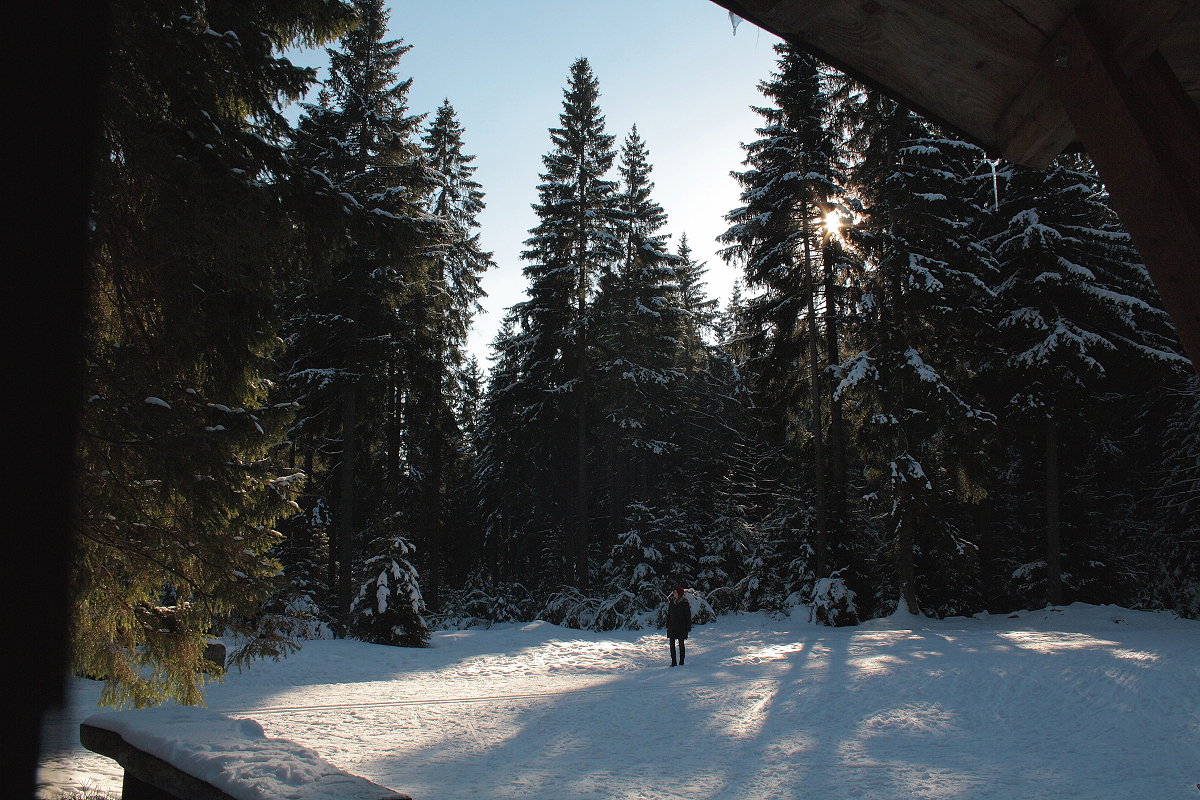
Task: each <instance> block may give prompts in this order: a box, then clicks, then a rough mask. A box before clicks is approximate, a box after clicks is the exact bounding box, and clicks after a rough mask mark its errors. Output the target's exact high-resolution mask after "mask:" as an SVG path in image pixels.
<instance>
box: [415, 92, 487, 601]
mask: <svg viewBox="0 0 1200 800" xmlns="http://www.w3.org/2000/svg"><path fill="white" fill-rule="evenodd" d="M463 132H464V131H463V128H462V126H461V125H460V124H459V122H458V119H457V117H456V115H455V112H454V107H453V106H452V105H451V104H450V102H449V101H448V100H447V101H444V102H443V103H442V105H441V107H440V108H439V109H438V111H437V114H436V116H435V118H434V120H433V122H432V123H430V125H429V128H428V130H427V131H426V133H425V136H424V138H423V151H424V154H425V159H426V162H427V163H428V165H429V167H430V168H431V169H432V170H433V172H434V175H435V187H434V189H433V191H432V192H431V193H430V195H429V196H428V199H427V200H426V211H427V213H428V214H429V215H430V216H431V217H433V218H434V219H436V220H438V221H440V222H441V223H442V224H443V226H444V228H445V242H444V244H442V245H441V247H440V248H439V249H438V250H436V251H434V252H433V253H432V259H431V263H430V272H429V275H428V288H427V290H426V291H424V292H422V293H420V294H414V295H412V296H411V301H410V305H409V307H408V308H407V309H406V313H405V316H406V317H407V318H409V319H412V320H413V321H414V322H416V323H417V324H414V325H413V332H412V334H411V338H410V340H409V348H408V354H407V356H406V358H405V366H404V369H405V371H406V372H407V380H408V381H409V382H410V383H411V386H412V388H411V389H410V391H409V392H408V393H407V396H406V397H405V399H404V403H403V407H404V427H405V430H406V434H405V438H406V442H407V446H406V448H405V451H406V455H407V470H406V474H407V480H406V481H405V484H406V485H405V494H406V496H407V497H408V498H410V499H409V502H408V503H407V506H408V508H407V513H408V515H409V517H410V519H411V520H412V526H413V530H414V534H415V535H416V536H417V539H418V541H419V542H421V543H422V545H423V550H424V555H425V558H424V563H425V565H426V566H425V569H424V576H425V587H426V591H425V596H426V599H427V602H428V603H429V606H430V608H432V609H435V610H436V609H437V608H438V607H439V605H440V601H441V584H442V573H443V570H444V568H445V566H446V562H447V559H446V552H445V546H446V539H447V537H446V534H445V529H446V526H447V524H448V523H449V522H450V520H449V517H448V511H449V508H448V506H447V503H448V500H449V498H450V494H449V486H448V483H449V480H450V476H451V475H453V474H454V472H455V471H456V469H457V467H458V464H457V461H458V459H459V453H458V452H457V451H456V450H455V448H454V443H455V441H456V440H457V439H458V437H459V424H460V421H459V419H458V418H457V417H456V415H455V411H454V399H453V392H454V388H455V385H454V384H455V380H456V377H457V375H458V374H459V370H461V368H462V365H463V362H464V358H465V354H464V349H465V347H466V339H467V334H468V332H469V331H470V327H471V320H472V318H473V316H474V314H475V313H476V311H478V309H479V298H480V297H482V296H483V290H482V289H481V288H480V285H479V278H480V275H481V274H482V273H483V272H484V271H485V270H487V269H488V268H489V267H490V266H493V263H492V260H491V254H490V253H487V252H485V251H484V250H483V249H482V246H481V245H480V242H479V234H478V233H477V232H476V229H477V228H478V227H479V222H478V219H477V218H478V215H479V214H480V212H482V210H483V207H484V205H483V191H482V187H481V186H480V185H479V183H478V182H477V181H475V180H474V178H473V175H474V173H475V169H476V168H475V167H474V166H473V165H472V163H471V162H472V161H474V158H475V157H474V156H471V155H468V154H466V153H464V152H463V146H464V145H463V139H462V136H463ZM397 455H398V454H397Z"/></svg>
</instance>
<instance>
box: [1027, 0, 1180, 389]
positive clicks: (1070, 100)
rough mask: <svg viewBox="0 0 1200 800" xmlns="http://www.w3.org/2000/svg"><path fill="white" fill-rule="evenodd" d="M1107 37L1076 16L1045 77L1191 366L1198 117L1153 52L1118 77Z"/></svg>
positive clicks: (1089, 14)
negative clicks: (1107, 194) (1139, 255)
mask: <svg viewBox="0 0 1200 800" xmlns="http://www.w3.org/2000/svg"><path fill="white" fill-rule="evenodd" d="M1114 38H1115V37H1112V36H1111V35H1110V34H1109V32H1108V31H1107V30H1106V28H1105V24H1104V21H1103V20H1102V19H1101V18H1100V16H1099V15H1098V14H1096V13H1094V11H1093V10H1091V9H1089V8H1086V7H1085V8H1081V9H1079V10H1077V11H1076V13H1074V14H1072V15H1071V16H1070V17H1069V18H1068V20H1067V22H1066V24H1064V25H1063V26H1062V28H1061V29H1059V31H1058V33H1057V34H1055V36H1054V37H1053V38H1052V39H1051V40H1050V43H1049V46H1048V47H1047V50H1046V56H1045V57H1046V58H1047V59H1049V60H1050V61H1051V63H1050V65H1049V66H1047V67H1046V69H1047V70H1048V74H1049V75H1050V76H1051V82H1052V84H1053V87H1054V90H1055V92H1056V94H1057V96H1058V100H1059V102H1060V103H1062V106H1063V107H1064V108H1065V109H1066V111H1067V114H1068V115H1069V117H1070V121H1071V123H1072V125H1073V126H1074V128H1075V131H1076V132H1077V134H1078V135H1079V138H1080V140H1081V141H1082V142H1083V145H1084V147H1085V148H1086V149H1087V152H1088V154H1089V155H1090V156H1091V158H1092V161H1093V163H1095V165H1096V168H1097V170H1098V171H1099V173H1100V177H1101V179H1102V180H1103V181H1104V184H1105V186H1106V187H1107V188H1108V191H1109V194H1110V196H1111V198H1112V203H1113V206H1114V207H1115V208H1116V210H1117V213H1118V214H1119V215H1120V216H1121V220H1122V221H1123V222H1124V223H1125V226H1126V228H1127V229H1128V230H1129V233H1130V234H1131V235H1132V237H1133V243H1134V245H1136V247H1137V248H1138V251H1139V252H1140V253H1141V255H1142V259H1143V261H1144V262H1145V264H1146V267H1147V269H1149V271H1150V275H1151V277H1152V278H1153V280H1154V283H1155V285H1156V286H1157V287H1158V291H1159V294H1160V295H1161V297H1162V300H1163V305H1164V306H1165V308H1166V310H1167V312H1168V313H1169V314H1170V315H1171V319H1172V321H1173V322H1174V323H1175V327H1176V329H1177V330H1178V332H1179V338H1180V339H1181V340H1182V342H1183V346H1184V350H1185V352H1186V353H1187V354H1188V356H1189V357H1190V358H1191V360H1192V364H1193V366H1200V109H1197V107H1196V105H1195V103H1193V102H1192V101H1191V99H1190V98H1189V97H1188V95H1187V94H1186V93H1185V92H1184V90H1183V87H1182V86H1181V85H1180V83H1179V80H1178V79H1177V78H1176V76H1175V74H1174V73H1173V72H1172V70H1171V68H1170V66H1169V65H1168V64H1167V62H1166V59H1164V58H1163V57H1162V56H1161V55H1160V54H1158V53H1157V52H1153V53H1151V55H1150V56H1149V57H1148V58H1146V59H1144V60H1143V61H1142V62H1141V64H1140V65H1139V66H1136V67H1135V68H1134V69H1132V70H1131V71H1130V72H1129V74H1126V72H1125V70H1124V69H1122V67H1121V64H1120V62H1119V58H1118V56H1117V49H1116V48H1115V47H1113V46H1112V44H1110V42H1112V41H1113V40H1114Z"/></svg>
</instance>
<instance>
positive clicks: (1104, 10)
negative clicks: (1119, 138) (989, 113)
mask: <svg viewBox="0 0 1200 800" xmlns="http://www.w3.org/2000/svg"><path fill="white" fill-rule="evenodd" d="M1189 5H1196V3H1195V2H1194V0H1193V2H1187V1H1186V0H1144V2H1139V3H1136V4H1130V3H1127V2H1125V0H1103V2H1094V3H1093V4H1091V5H1090V6H1089V9H1090V13H1092V14H1093V15H1095V17H1096V18H1097V19H1098V20H1099V22H1100V24H1102V25H1103V26H1104V28H1105V30H1108V31H1112V32H1114V33H1115V36H1114V39H1113V43H1112V45H1111V52H1112V53H1113V56H1114V57H1115V59H1116V63H1117V64H1118V65H1119V66H1120V67H1121V69H1122V70H1124V71H1125V72H1126V73H1128V72H1132V71H1133V70H1136V69H1137V68H1138V67H1140V66H1141V64H1142V63H1143V62H1144V61H1145V60H1146V59H1147V58H1148V57H1149V56H1150V54H1151V53H1153V52H1155V50H1156V49H1157V48H1158V47H1159V45H1160V44H1161V43H1162V42H1163V41H1164V40H1166V39H1167V37H1168V35H1169V34H1170V33H1171V32H1172V31H1174V30H1175V23H1176V21H1177V20H1178V19H1179V17H1180V15H1181V14H1183V13H1184V12H1185V11H1186V10H1187V8H1188V6H1189ZM1041 19H1042V21H1043V22H1046V21H1049V20H1050V19H1051V17H1050V16H1049V15H1047V14H1043V15H1042V17H1041ZM1065 22H1066V16H1062V17H1060V18H1059V19H1058V21H1057V24H1055V26H1054V28H1053V29H1051V30H1050V34H1053V33H1054V32H1055V31H1057V30H1058V29H1060V28H1061V27H1062V25H1063V24H1064V23H1065ZM1049 38H1050V37H1049V36H1048V37H1047V40H1049ZM1058 55H1059V54H1057V53H1054V52H1050V53H1049V54H1047V52H1046V50H1045V48H1043V50H1042V52H1041V53H1039V55H1038V60H1037V61H1036V62H1035V66H1036V69H1034V70H1032V73H1031V77H1030V80H1029V82H1028V83H1027V84H1026V85H1025V87H1024V88H1023V89H1021V91H1020V92H1019V93H1018V94H1017V95H1016V97H1015V98H1014V99H1013V101H1012V102H1011V103H1010V104H1009V106H1008V107H1007V108H1005V109H1004V110H1003V111H1002V112H1001V113H1000V115H999V117H998V118H997V119H996V125H995V137H996V140H997V141H998V142H999V143H1000V145H1001V147H1002V148H1003V154H1004V157H1005V158H1006V159H1008V160H1009V161H1013V162H1016V163H1018V164H1025V165H1027V166H1031V167H1038V168H1042V167H1045V166H1047V165H1048V164H1049V163H1050V161H1051V160H1052V159H1053V158H1054V157H1055V156H1056V155H1058V154H1059V153H1061V152H1062V151H1063V150H1064V149H1066V148H1067V147H1068V146H1069V145H1070V144H1071V143H1072V142H1074V141H1076V140H1077V139H1078V136H1077V134H1076V132H1075V127H1074V125H1072V123H1071V118H1070V116H1069V115H1068V114H1067V110H1066V108H1065V107H1064V106H1063V104H1062V101H1061V100H1060V99H1059V94H1058V91H1057V89H1056V86H1055V82H1054V79H1053V76H1052V75H1051V74H1050V73H1049V66H1048V64H1052V63H1053V62H1054V60H1055V59H1056V58H1057V57H1058Z"/></svg>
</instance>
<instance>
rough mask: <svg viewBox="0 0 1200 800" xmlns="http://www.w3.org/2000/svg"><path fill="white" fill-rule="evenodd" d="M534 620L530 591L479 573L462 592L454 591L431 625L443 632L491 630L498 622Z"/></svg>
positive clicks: (517, 584) (474, 573)
mask: <svg viewBox="0 0 1200 800" xmlns="http://www.w3.org/2000/svg"><path fill="white" fill-rule="evenodd" d="M533 618H534V614H533V613H532V607H531V603H530V598H529V591H528V590H527V589H526V588H525V586H524V585H523V584H520V583H492V581H491V579H490V577H489V576H488V575H487V574H486V573H484V572H481V571H476V572H473V573H472V574H471V576H470V577H469V578H468V579H467V583H466V585H465V586H463V587H462V588H461V589H457V590H455V591H453V592H450V593H449V594H448V596H447V598H446V601H445V603H444V606H443V609H442V611H441V613H440V614H438V615H437V616H436V617H434V618H431V620H430V624H431V626H432V627H434V628H438V629H440V630H466V629H468V628H490V627H491V626H492V625H493V624H495V623H498V622H501V623H502V622H528V621H530V620H532V619H533Z"/></svg>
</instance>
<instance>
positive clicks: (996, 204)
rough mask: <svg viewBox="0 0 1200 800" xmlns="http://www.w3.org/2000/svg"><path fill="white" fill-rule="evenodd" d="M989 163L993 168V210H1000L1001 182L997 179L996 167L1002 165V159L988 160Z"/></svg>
mask: <svg viewBox="0 0 1200 800" xmlns="http://www.w3.org/2000/svg"><path fill="white" fill-rule="evenodd" d="M987 162H988V163H989V164H991V166H992V203H993V205H992V210H993V211H999V210H1000V182H999V180H998V179H997V178H996V165H997V164H999V163H1000V159H998V158H997V159H994V160H993V159H990V158H989V159H988V160H987Z"/></svg>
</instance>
